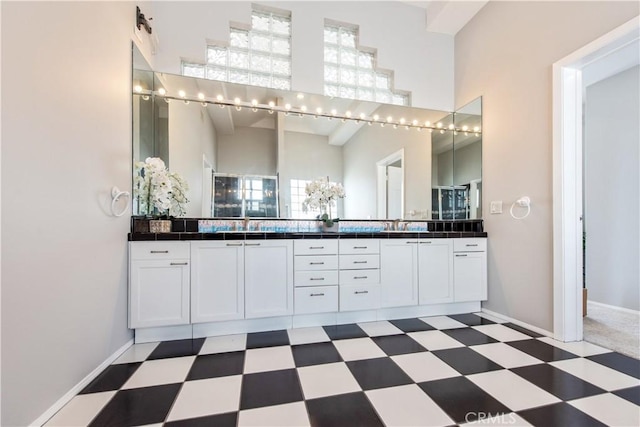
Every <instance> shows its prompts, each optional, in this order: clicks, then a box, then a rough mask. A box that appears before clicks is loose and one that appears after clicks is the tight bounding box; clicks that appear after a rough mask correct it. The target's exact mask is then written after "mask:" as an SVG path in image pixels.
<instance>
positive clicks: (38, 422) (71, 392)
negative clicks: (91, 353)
mask: <svg viewBox="0 0 640 427" xmlns="http://www.w3.org/2000/svg"><path fill="white" fill-rule="evenodd" d="M132 345H133V339H130V340H129V341H127V342H126V343H125V344H124V345H123V346H122V347H120V348H119V349H117V350H116V351H115V352H114V353H113V354H112V355H111V356H109V357H108V358H107V359H106V360H105V361H104V362H102V363H101V364H100V365H99V366H98V367H96V368H95V369H94V370H93V371H91V372H90V373H89V375H87V376H86V377H84V378H83V379H82V380H80V382H79V383H78V384H76V385H75V386H73V387H72V388H71V390H69V391H68V392H67V393H66V394H65V395H64V396H62V397H61V398H60V399H58V400H57V402H55V403H54V404H53V405H51V407H50V408H49V409H47V410H46V411H44V413H43V414H42V415H40V416H39V417H38V418H37V419H36V420H35V421H33V422H32V423H31V426H41V425H43V424H44V423H46V422H47V421H49V419H50V418H51V417H53V416H54V415H55V414H56V413H57V412H58V411H59V410H60V409H62V407H63V406H64V405H66V404H67V403H69V401H70V400H71V399H73V398H74V397H75V396H76V395H77V394H78V393H80V392H81V391H82V389H83V388H85V387H86V386H87V385H88V384H89V383H90V382H91V381H93V380H94V379H95V378H96V377H97V376H98V375H100V373H101V372H102V371H104V370H105V369H106V368H107V366H109V365H111V363H113V361H115V360H116V359H117V358H118V357H120V355H122V353H124V352H125V351H127V349H128V348H129V347H131V346H132Z"/></svg>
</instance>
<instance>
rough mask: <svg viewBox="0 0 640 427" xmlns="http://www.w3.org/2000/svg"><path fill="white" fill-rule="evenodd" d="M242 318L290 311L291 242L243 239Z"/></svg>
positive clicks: (291, 296) (270, 315)
mask: <svg viewBox="0 0 640 427" xmlns="http://www.w3.org/2000/svg"><path fill="white" fill-rule="evenodd" d="M244 297H245V305H244V306H245V318H247V319H251V318H258V317H272V316H286V315H291V314H293V241H291V240H284V239H282V240H280V239H274V240H246V241H245V242H244Z"/></svg>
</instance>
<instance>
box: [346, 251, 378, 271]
mask: <svg viewBox="0 0 640 427" xmlns="http://www.w3.org/2000/svg"><path fill="white" fill-rule="evenodd" d="M371 268H380V256H379V255H377V254H375V255H369V254H367V255H340V270H362V269H371Z"/></svg>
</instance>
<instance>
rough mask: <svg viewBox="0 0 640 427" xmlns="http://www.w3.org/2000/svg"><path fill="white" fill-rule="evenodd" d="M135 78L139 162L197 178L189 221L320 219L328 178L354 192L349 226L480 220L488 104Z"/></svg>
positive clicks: (144, 70)
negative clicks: (451, 106) (448, 104)
mask: <svg viewBox="0 0 640 427" xmlns="http://www.w3.org/2000/svg"><path fill="white" fill-rule="evenodd" d="M134 51H135V49H134ZM136 55H139V53H136V52H134V57H135V56H136ZM137 63H138V64H139V63H144V62H143V61H136V60H135V59H134V67H136V64H137ZM133 79H134V81H133V87H134V88H136V89H137V91H136V90H135V89H134V92H133V133H134V135H133V145H134V146H133V157H134V158H133V161H134V162H135V161H139V160H142V161H144V159H145V158H147V157H160V158H162V159H163V160H164V161H165V163H166V165H167V166H168V168H169V169H170V170H171V171H172V172H178V173H180V174H181V175H182V176H183V177H184V178H185V179H186V180H187V182H188V183H189V187H190V191H189V199H190V202H189V203H188V204H187V207H186V211H187V212H186V216H187V217H203V218H210V217H229V216H279V217H282V218H296V219H298V218H305V217H306V218H313V217H315V215H317V214H318V212H308V213H305V212H303V211H302V209H301V202H302V200H303V199H304V185H305V183H306V182H308V181H310V180H314V179H316V178H318V177H328V179H329V181H331V182H336V183H342V184H343V185H344V188H345V192H346V197H345V198H344V199H340V200H339V202H338V205H337V207H336V210H335V211H334V215H335V216H337V217H340V218H345V219H369V218H371V219H397V218H403V219H409V220H411V219H465V218H467V219H475V218H481V216H482V212H481V209H480V206H481V194H482V170H481V163H482V160H481V152H482V149H481V117H482V114H481V110H482V105H481V100H480V99H477V100H475V101H473V102H472V103H470V104H469V105H467V106H465V107H464V108H462V109H461V110H459V111H458V112H455V113H452V112H447V111H438V110H427V109H419V108H410V107H402V106H396V105H387V104H380V103H374V102H366V101H357V100H350V99H342V98H330V97H326V96H322V95H317V94H308V93H298V92H291V91H282V90H275V89H268V88H262V87H256V86H248V85H241V84H233V83H227V82H220V81H215V80H207V79H197V78H191V77H185V76H178V75H171V74H165V73H156V72H153V71H151V70H150V69H149V68H148V67H140V68H136V69H135V70H134V72H133ZM199 94H202V95H200V96H203V97H204V98H203V99H200V98H198V96H199ZM218 101H220V102H218ZM252 102H253V103H254V104H255V105H256V106H259V107H260V108H252V104H251V103H252ZM268 105H273V106H275V107H274V108H273V109H269V108H265V106H268ZM289 107H290V112H289V111H288V108H289ZM302 111H304V112H305V114H298V113H296V112H302ZM360 118H364V120H360ZM374 118H375V120H374ZM426 124H428V125H426ZM463 129H464V130H463ZM223 193H229V194H233V197H232V198H227V199H226V200H223V199H224V197H223V196H224V194H223ZM241 197H244V199H245V203H246V205H245V206H244V208H241V206H239V205H240V203H238V202H237V201H238V200H239V199H240V198H241ZM234 200H236V201H235V202H234ZM134 213H137V212H136V206H135V201H134Z"/></svg>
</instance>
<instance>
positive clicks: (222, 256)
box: [191, 241, 244, 323]
mask: <svg viewBox="0 0 640 427" xmlns="http://www.w3.org/2000/svg"><path fill="white" fill-rule="evenodd" d="M243 318H244V243H243V242H241V241H238V242H192V243H191V323H200V322H215V321H219V320H233V319H243Z"/></svg>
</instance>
